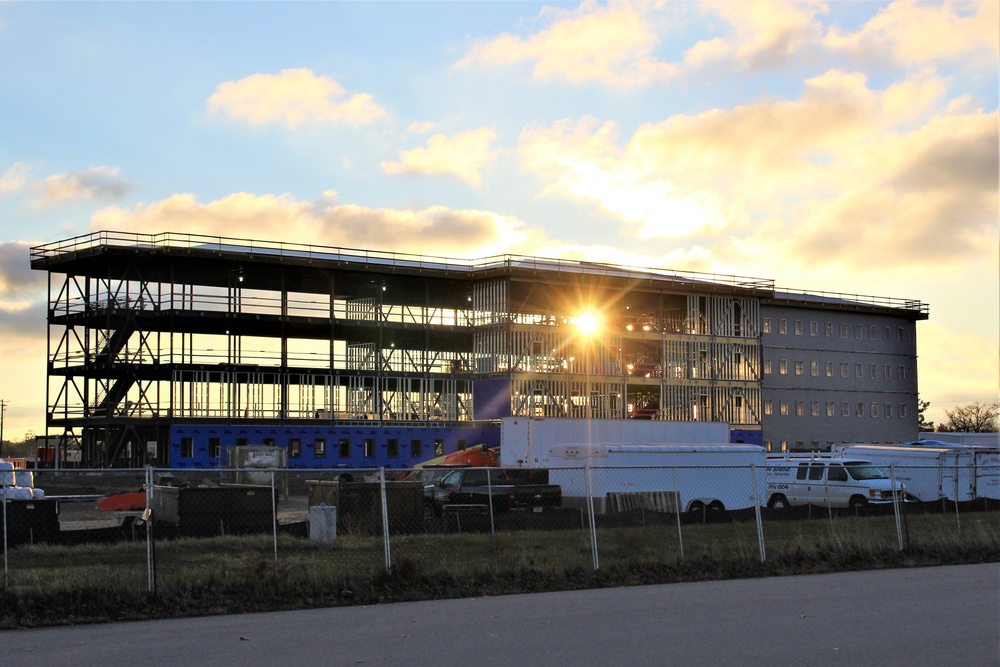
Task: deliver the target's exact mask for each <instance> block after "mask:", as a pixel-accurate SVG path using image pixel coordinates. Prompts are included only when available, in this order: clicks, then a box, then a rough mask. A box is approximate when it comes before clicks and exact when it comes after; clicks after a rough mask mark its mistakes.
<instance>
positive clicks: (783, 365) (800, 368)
mask: <svg viewBox="0 0 1000 667" xmlns="http://www.w3.org/2000/svg"><path fill="white" fill-rule="evenodd" d="M805 363H806V362H804V361H795V362H794V365H793V368H794V369H795V374H796V375H805V368H806V366H805ZM878 366H879V365H878V364H868V377H870V378H872V379H875V378H877V377H878V376H879V372H878V370H879V369H878ZM772 368H773V366H772V363H771V360H770V359H765V360H764V375H770V374H771V372H772ZM850 370H851V365H850V364H849V363H847V362H843V361H842V362H840V377H842V378H846V377H850ZM823 372H824V374H825V375H826V377H833V362H832V361H827V362H825V363H824V366H823ZM778 374H779V375H788V360H787V359H778ZM809 375H811V376H813V377H818V376H819V362H818V361H810V362H809ZM864 376H865V365H864V364H861V363H856V364H854V377H858V378H862V377H864ZM882 377H884V378H885V379H886V380H891V379H892V364H882ZM896 377H897V378H898V379H900V380H905V379H906V366H904V365H903V364H899V365H897V366H896Z"/></svg>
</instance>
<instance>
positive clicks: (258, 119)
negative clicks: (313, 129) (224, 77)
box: [208, 68, 389, 128]
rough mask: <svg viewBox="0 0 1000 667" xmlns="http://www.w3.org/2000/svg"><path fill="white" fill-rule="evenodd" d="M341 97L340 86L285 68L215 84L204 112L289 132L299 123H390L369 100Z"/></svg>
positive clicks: (358, 95)
mask: <svg viewBox="0 0 1000 667" xmlns="http://www.w3.org/2000/svg"><path fill="white" fill-rule="evenodd" d="M345 94H346V91H345V90H344V88H343V86H341V85H340V84H339V83H337V82H336V81H334V80H333V79H331V78H329V77H326V76H317V75H316V74H314V73H313V72H312V70H309V69H305V68H299V69H284V70H281V72H280V73H278V74H252V75H250V76H248V77H244V78H242V79H240V80H239V81H226V82H225V83H220V84H219V85H218V86H217V87H216V89H215V93H213V94H212V96H211V97H209V98H208V108H209V110H210V111H212V112H214V113H219V114H223V115H226V116H229V117H230V118H235V119H238V120H243V121H246V122H248V123H250V124H251V125H264V124H268V123H277V124H283V125H287V126H288V127H291V128H295V127H298V126H299V125H301V124H303V123H347V124H350V125H365V124H368V123H374V122H377V121H382V120H386V119H388V118H389V113H388V112H387V111H386V110H385V109H384V108H383V107H382V106H380V105H379V104H377V103H375V101H374V99H373V97H372V96H371V95H369V94H367V93H356V94H354V95H351V96H350V97H347V98H346V99H342V98H344V97H345Z"/></svg>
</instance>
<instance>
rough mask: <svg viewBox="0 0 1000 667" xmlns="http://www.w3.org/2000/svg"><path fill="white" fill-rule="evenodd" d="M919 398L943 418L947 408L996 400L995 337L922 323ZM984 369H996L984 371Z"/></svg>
mask: <svg viewBox="0 0 1000 667" xmlns="http://www.w3.org/2000/svg"><path fill="white" fill-rule="evenodd" d="M919 336H920V373H921V375H920V398H921V399H923V400H929V401H931V407H932V409H934V410H935V412H936V413H937V414H939V415H940V416H938V417H937V418H936V419H937V421H942V420H943V419H944V415H943V412H944V410H946V409H950V408H954V407H955V406H958V405H967V404H969V403H972V402H974V401H995V400H996V398H997V390H998V385H997V371H998V370H1000V351H998V348H997V341H996V338H995V337H993V338H990V337H987V336H983V335H979V334H971V333H956V332H955V331H953V330H950V329H949V327H947V326H944V325H942V324H940V323H936V322H934V319H933V317H932V318H931V320H930V321H928V322H923V323H921V324H920V331H919ZM958 350H960V351H961V353H960V354H957V353H956V351H958ZM983 369H993V372H992V373H984V372H983Z"/></svg>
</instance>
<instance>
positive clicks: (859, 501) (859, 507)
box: [849, 496, 868, 515]
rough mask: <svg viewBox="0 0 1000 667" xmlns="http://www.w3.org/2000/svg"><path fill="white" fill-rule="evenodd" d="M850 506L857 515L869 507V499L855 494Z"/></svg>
mask: <svg viewBox="0 0 1000 667" xmlns="http://www.w3.org/2000/svg"><path fill="white" fill-rule="evenodd" d="M849 507H850V508H851V512H853V513H854V514H855V515H858V514H862V513H864V511H865V510H867V509H868V499H867V498H865V497H863V496H854V497H852V498H851V503H850V505H849Z"/></svg>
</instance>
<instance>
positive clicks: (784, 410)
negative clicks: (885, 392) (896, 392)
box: [764, 399, 908, 418]
mask: <svg viewBox="0 0 1000 667" xmlns="http://www.w3.org/2000/svg"><path fill="white" fill-rule="evenodd" d="M880 405H882V414H883V415H884V416H886V417H890V418H891V417H892V403H885V404H881V403H875V402H873V403H871V404H870V407H869V408H868V411H867V412H868V414H869V415H870V416H872V417H878V416H879V406H880ZM865 406H866V403H865V402H864V401H860V402H858V403H855V404H854V416H855V417H864V416H865ZM790 407H794V409H795V414H796V415H797V416H799V417H803V416H805V414H806V402H805V401H795V403H794V406H793V405H792V402H791V401H778V414H780V415H788V414H791V413H790V412H789V408H790ZM820 408H821V404H820V402H819V401H812V403H810V405H809V414H810V415H812V416H813V417H819V416H820ZM907 412H908V411H907V405H906V403H900V404H899V407H898V409H897V410H896V414H897V415H898V416H899V417H901V418H905V417H906V415H907ZM764 414H765V415H772V414H774V401H772V400H771V399H765V401H764ZM836 414H837V403H836V401H827V402H826V416H827V417H835V416H836ZM840 416H841V417H850V416H851V403H850V401H843V402H841V404H840Z"/></svg>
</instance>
